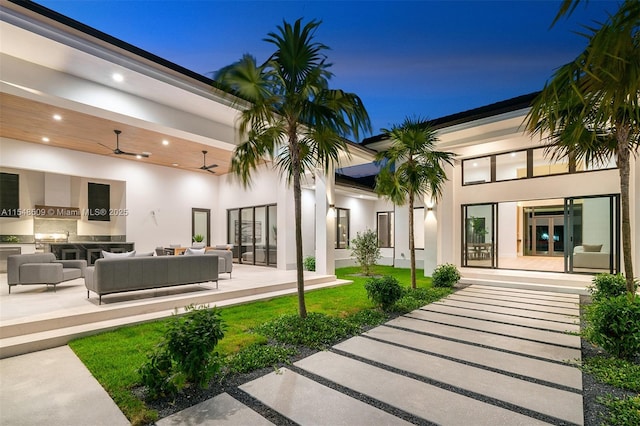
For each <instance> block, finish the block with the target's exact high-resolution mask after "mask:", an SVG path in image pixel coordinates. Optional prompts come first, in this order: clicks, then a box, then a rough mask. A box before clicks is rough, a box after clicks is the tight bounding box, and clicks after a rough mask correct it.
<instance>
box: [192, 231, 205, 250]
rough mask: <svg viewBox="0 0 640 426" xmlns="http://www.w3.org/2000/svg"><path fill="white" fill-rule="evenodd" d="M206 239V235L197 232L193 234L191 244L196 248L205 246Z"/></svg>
mask: <svg viewBox="0 0 640 426" xmlns="http://www.w3.org/2000/svg"><path fill="white" fill-rule="evenodd" d="M203 241H204V235H202V234H196V235H194V236H193V244H192V245H191V246H192V247H194V248H204V247H205V246H206V244H205V243H204V242H203Z"/></svg>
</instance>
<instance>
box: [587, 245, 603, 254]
mask: <svg viewBox="0 0 640 426" xmlns="http://www.w3.org/2000/svg"><path fill="white" fill-rule="evenodd" d="M582 247H583V248H584V251H585V252H586V253H599V252H600V250H602V244H583V245H582Z"/></svg>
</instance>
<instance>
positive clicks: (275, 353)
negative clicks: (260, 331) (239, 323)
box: [228, 343, 298, 373]
mask: <svg viewBox="0 0 640 426" xmlns="http://www.w3.org/2000/svg"><path fill="white" fill-rule="evenodd" d="M297 353H298V351H297V350H296V349H295V348H291V347H286V346H280V345H266V344H261V343H256V344H253V345H249V346H247V347H246V348H243V349H242V350H241V351H240V352H238V353H237V354H235V355H234V356H233V357H232V358H231V360H230V361H229V364H228V365H229V371H231V372H232V373H248V372H249V371H253V370H257V369H259V368H265V367H271V366H274V365H276V364H279V363H288V362H289V357H291V356H293V355H296V354H297Z"/></svg>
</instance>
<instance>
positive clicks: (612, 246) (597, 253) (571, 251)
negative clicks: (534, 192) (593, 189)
mask: <svg viewBox="0 0 640 426" xmlns="http://www.w3.org/2000/svg"><path fill="white" fill-rule="evenodd" d="M619 198H620V197H619V196H618V195H604V196H594V197H574V198H567V199H565V209H564V210H565V223H566V224H567V226H566V231H567V232H566V235H565V241H564V244H565V258H564V263H565V271H567V272H583V273H592V274H593V273H602V272H609V273H617V272H618V271H619V270H620V255H619V253H618V248H619V246H620V243H619V241H620V227H619V226H618V224H619V223H620V217H619V215H620V211H619V208H618V206H619Z"/></svg>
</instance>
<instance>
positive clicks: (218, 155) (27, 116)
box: [0, 93, 231, 175]
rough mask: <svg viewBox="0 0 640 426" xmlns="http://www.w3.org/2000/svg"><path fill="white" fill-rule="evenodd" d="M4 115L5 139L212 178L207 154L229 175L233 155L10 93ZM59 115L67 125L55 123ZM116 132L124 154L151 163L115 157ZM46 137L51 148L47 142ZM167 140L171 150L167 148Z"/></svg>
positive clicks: (0, 103) (0, 129) (0, 124)
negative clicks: (204, 167) (207, 168)
mask: <svg viewBox="0 0 640 426" xmlns="http://www.w3.org/2000/svg"><path fill="white" fill-rule="evenodd" d="M0 110H1V111H2V114H0V137H4V138H10V139H16V140H21V141H25V142H31V143H37V144H42V145H48V146H54V147H58V148H66V149H72V150H76V151H83V152H88V153H91V154H98V155H106V156H109V157H117V158H120V159H123V160H129V161H142V162H145V163H148V164H155V165H159V166H167V167H173V168H180V169H184V170H191V171H199V172H202V173H207V172H206V171H203V170H200V169H199V168H200V167H201V166H202V164H203V155H202V151H203V150H206V151H207V165H209V164H212V163H215V164H218V167H217V168H215V169H214V171H215V173H216V174H217V175H222V174H225V173H228V172H229V167H230V163H231V152H230V151H228V150H224V149H220V148H216V147H212V146H210V145H205V144H202V143H198V142H194V141H190V140H187V139H182V138H177V137H175V136H171V135H167V134H163V133H159V132H154V131H151V130H147V129H143V128H140V127H136V126H132V125H128V124H124V123H121V122H117V121H112V120H109V119H105V118H101V117H96V116H93V115H90V114H85V113H81V112H77V111H73V110H70V109H64V108H60V107H57V106H53V105H49V104H45V103H41V102H37V101H33V100H30V99H26V98H21V97H18V96H14V95H10V94H7V93H2V94H0ZM54 114H58V115H60V117H61V118H62V119H61V120H60V121H56V120H54V119H53V115H54ZM115 129H118V130H121V131H122V134H121V135H120V149H122V150H123V151H127V152H135V153H143V152H147V153H149V154H150V155H149V158H142V159H136V158H135V157H131V156H128V155H116V154H114V153H113V152H112V151H110V149H115V146H116V136H115V134H114V130H115ZM45 137H46V138H48V141H47V142H45V141H43V138H45ZM164 140H166V141H168V144H167V145H163V141H164ZM101 144H102V145H106V147H109V148H106V147H105V146H102V145H101Z"/></svg>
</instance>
